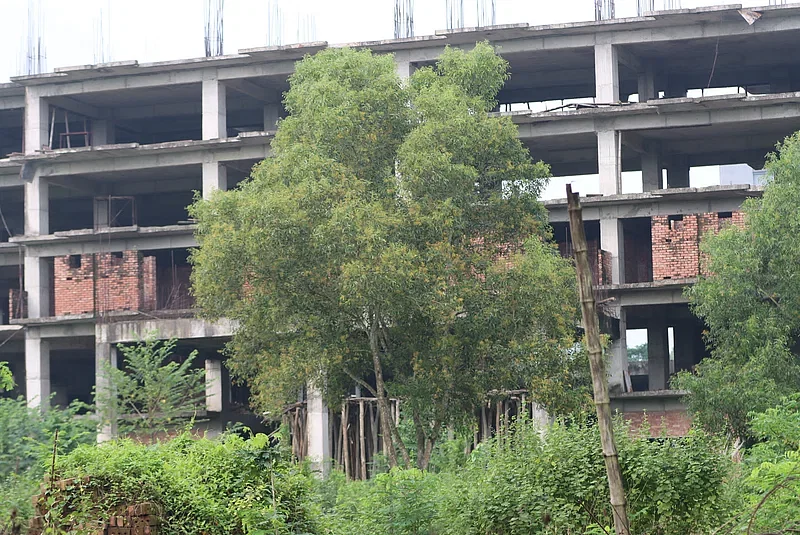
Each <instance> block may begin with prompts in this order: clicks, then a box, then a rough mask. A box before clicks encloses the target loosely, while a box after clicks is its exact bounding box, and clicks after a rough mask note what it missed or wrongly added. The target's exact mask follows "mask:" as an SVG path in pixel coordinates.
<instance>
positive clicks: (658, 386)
mask: <svg viewBox="0 0 800 535" xmlns="http://www.w3.org/2000/svg"><path fill="white" fill-rule="evenodd" d="M647 370H648V374H649V390H665V389H667V388H668V387H669V335H668V332H667V324H666V322H665V321H664V320H663V319H655V320H653V321H652V322H651V324H650V325H648V326H647Z"/></svg>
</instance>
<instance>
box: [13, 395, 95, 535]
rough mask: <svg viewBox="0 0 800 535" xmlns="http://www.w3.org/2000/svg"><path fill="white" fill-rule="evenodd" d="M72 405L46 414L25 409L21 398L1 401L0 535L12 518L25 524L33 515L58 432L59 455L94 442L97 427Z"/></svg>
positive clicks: (26, 406) (77, 405) (79, 406)
mask: <svg viewBox="0 0 800 535" xmlns="http://www.w3.org/2000/svg"><path fill="white" fill-rule="evenodd" d="M85 409H86V407H84V406H83V405H81V404H79V403H74V404H72V405H71V406H70V407H68V408H67V409H60V408H57V407H55V408H51V409H49V410H48V411H46V412H41V411H39V410H38V409H32V408H30V407H28V405H27V402H26V401H25V399H24V398H17V399H9V398H0V533H2V532H3V530H4V529H5V528H4V526H5V527H9V526H8V524H9V522H10V519H11V518H12V516H14V515H15V516H16V521H17V523H20V525H22V524H25V523H26V522H27V519H28V518H30V516H31V515H32V514H33V506H32V504H31V496H33V495H34V494H35V493H36V491H37V489H38V487H39V483H40V482H41V480H42V476H43V475H44V474H45V471H46V470H47V468H48V467H49V465H50V462H51V459H52V453H53V443H54V437H55V432H56V429H58V452H57V453H58V454H59V455H64V454H66V453H68V452H70V451H72V450H73V449H75V448H76V447H77V446H79V445H81V444H93V443H94V442H95V440H96V433H95V425H96V423H95V422H94V421H92V420H91V419H89V418H88V417H86V415H84V414H82V413H84V412H85Z"/></svg>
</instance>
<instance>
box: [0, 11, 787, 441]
mask: <svg viewBox="0 0 800 535" xmlns="http://www.w3.org/2000/svg"><path fill="white" fill-rule="evenodd" d="M481 40H489V41H491V42H492V43H493V44H495V45H496V46H497V47H498V50H499V52H500V53H501V54H502V55H503V56H504V57H505V58H506V59H507V60H508V61H509V62H510V66H511V73H512V77H511V79H510V80H509V82H508V83H507V84H506V86H505V87H504V89H503V90H502V92H501V93H500V96H499V101H500V107H499V110H498V112H499V113H507V114H510V115H511V116H512V117H513V119H514V121H515V122H516V123H517V124H518V125H519V136H520V138H521V139H522V140H523V141H524V143H525V144H526V145H527V146H528V147H529V148H530V150H531V153H532V155H533V156H534V157H535V158H537V159H542V160H544V161H546V162H547V163H549V164H550V165H551V166H552V172H553V174H554V176H559V177H566V176H572V175H586V174H597V177H598V180H599V187H600V192H601V195H600V196H593V197H586V198H584V199H583V205H584V218H585V225H586V231H587V236H588V237H589V240H590V242H591V246H592V247H593V250H594V251H596V253H597V255H596V258H597V265H596V266H595V267H596V281H597V284H598V290H599V291H600V292H601V295H603V296H604V298H603V299H602V308H603V310H604V311H605V313H606V321H604V328H605V330H606V332H608V333H609V334H610V335H611V337H612V341H613V342H612V348H611V354H612V356H611V372H610V377H611V385H612V390H613V392H615V404H616V406H617V407H618V408H619V409H621V410H623V411H625V412H627V413H629V416H630V417H631V418H639V417H640V415H641V411H642V409H647V410H648V412H649V413H650V414H651V417H652V416H653V415H656V416H658V415H662V416H666V417H667V419H666V421H667V423H668V424H669V426H670V427H671V429H672V430H673V431H675V432H679V431H680V430H681V429H682V428H684V427H685V425H686V420H685V417H684V416H682V415H683V413H682V411H681V403H680V395H681V393H680V392H675V391H672V390H669V375H670V373H671V372H674V371H677V370H682V369H688V368H691V366H692V365H694V364H695V363H697V362H698V361H699V360H700V359H701V358H702V357H703V356H704V355H705V349H704V346H703V342H702V338H701V328H702V326H701V324H700V323H699V322H698V321H697V320H696V319H695V318H694V317H693V316H692V315H691V313H690V311H689V309H688V307H687V304H686V299H685V297H684V296H683V293H682V291H683V289H684V288H685V287H686V286H687V285H689V284H691V283H692V282H693V281H694V280H695V279H696V277H697V276H698V275H699V274H700V273H701V272H702V265H703V257H702V254H701V253H700V252H699V249H698V242H699V240H700V237H701V235H702V234H703V233H704V232H707V231H714V230H715V229H718V228H719V227H720V226H721V225H723V224H726V222H729V221H730V222H733V223H736V222H737V221H738V220H740V219H741V218H740V215H739V213H738V210H739V207H740V205H741V202H742V201H743V200H744V199H746V198H747V197H751V196H757V195H759V190H758V188H756V187H753V186H752V185H748V184H745V185H735V184H734V185H722V186H715V187H707V188H691V187H689V186H690V183H689V173H690V169H691V168H693V167H701V166H710V165H722V164H749V165H750V166H751V167H752V168H754V169H761V168H762V166H763V162H764V156H765V154H766V153H767V152H769V151H770V150H772V149H773V148H774V145H775V143H776V142H777V141H779V140H780V139H782V138H783V137H785V136H786V135H788V134H790V133H792V132H793V131H795V130H797V129H798V128H799V127H800V56H797V55H794V54H792V53H791V51H792V50H793V49H794V47H795V45H796V43H798V42H800V8H798V7H792V6H769V7H764V8H758V9H751V10H741V9H740V8H739V6H723V7H712V8H702V9H694V10H678V11H668V12H659V13H653V14H649V15H647V16H642V17H637V18H630V19H619V20H605V21H600V22H585V23H574V24H558V25H551V26H530V25H528V24H516V25H506V26H496V27H490V28H478V29H461V30H454V31H445V32H437V33H436V35H431V36H424V37H416V38H409V39H400V40H392V41H380V42H369V43H357V44H354V45H352V46H357V47H368V48H371V49H372V50H373V51H375V52H378V53H392V54H394V57H395V61H396V63H397V70H398V72H399V73H400V74H401V75H402V76H408V75H409V74H410V73H411V72H412V71H413V70H414V69H416V68H419V67H420V66H424V65H430V64H431V63H432V62H434V61H435V60H436V58H437V57H438V55H439V54H440V53H441V51H442V50H443V48H444V47H445V46H447V45H453V46H460V47H469V46H471V45H472V44H474V43H475V42H476V41H481ZM327 46H329V45H328V44H327V43H324V42H322V43H309V44H303V45H293V46H283V47H267V48H252V49H245V50H240V51H239V52H238V53H237V54H232V55H226V56H220V57H211V58H200V59H192V60H182V61H168V62H157V63H137V62H135V61H123V62H114V63H108V64H102V65H84V66H79V67H69V68H62V69H56V70H55V72H52V73H48V74H42V75H35V76H21V77H17V78H14V79H13V82H12V83H10V84H5V85H2V86H0V210H2V215H3V217H2V225H0V292H2V303H3V304H2V306H0V310H2V326H0V359H2V360H6V361H8V362H9V363H10V365H11V368H12V370H13V371H14V374H15V376H16V378H17V381H18V383H19V390H20V392H24V394H25V395H26V396H27V399H28V400H29V402H30V403H31V404H32V405H41V404H43V403H47V401H48V399H49V398H50V395H51V393H54V394H55V402H57V403H64V402H66V401H68V400H70V399H84V400H89V398H90V397H91V392H92V389H93V387H94V386H95V383H96V382H97V378H96V376H97V370H98V369H100V366H99V365H100V364H102V363H104V362H110V361H113V360H114V359H115V358H116V352H115V349H114V347H115V344H117V343H120V342H129V341H134V340H136V339H139V338H143V337H144V336H146V335H147V334H148V333H150V332H157V333H158V336H160V337H163V338H166V337H176V338H178V339H179V340H180V343H179V350H181V351H184V350H187V351H188V350H189V349H194V348H197V349H199V351H200V354H201V358H202V359H203V360H204V362H205V366H206V369H207V370H208V372H209V377H211V378H214V379H215V380H214V381H211V382H210V385H209V392H208V394H209V395H208V407H207V408H208V414H209V417H210V421H211V422H212V424H213V425H216V426H219V425H222V424H223V423H224V422H225V421H227V420H231V419H239V415H233V414H231V411H233V410H235V408H236V406H237V405H236V403H235V402H237V401H239V402H243V401H245V399H243V398H244V397H246V394H243V392H242V391H241V390H240V389H237V388H234V387H231V386H230V382H229V381H228V380H227V372H226V370H225V368H224V366H221V364H220V359H221V357H220V355H219V353H218V350H219V349H220V348H221V347H222V346H223V344H224V343H225V342H226V340H227V339H229V337H230V336H231V333H232V330H233V328H234V326H233V325H231V324H230V323H229V322H224V321H223V322H219V323H214V324H211V323H207V322H205V321H202V320H200V319H198V318H196V317H195V315H194V313H193V312H192V298H191V294H190V293H189V292H188V276H189V272H190V266H189V265H188V263H187V250H188V249H189V248H191V247H192V246H194V245H195V241H194V238H193V225H192V222H191V221H189V220H188V216H187V213H186V210H185V207H186V206H187V205H188V204H189V203H190V202H191V201H192V198H193V195H194V193H193V192H201V194H202V195H204V196H206V195H208V194H209V193H210V192H211V191H213V190H215V189H220V188H221V189H225V188H231V187H233V186H235V185H236V184H237V183H238V182H239V181H241V180H243V179H244V178H245V177H246V176H247V175H248V173H249V170H250V168H251V167H252V165H253V164H254V163H256V162H257V161H259V160H261V159H263V158H265V157H269V154H270V140H271V138H272V134H273V132H274V130H275V125H276V121H277V120H278V119H279V118H280V117H281V116H282V115H283V113H284V111H283V109H282V107H281V102H280V101H281V92H283V91H285V90H286V89H287V87H288V85H287V77H288V76H289V75H290V74H291V73H292V70H293V68H294V63H295V62H296V61H297V60H298V59H300V58H301V57H302V56H303V55H305V54H309V53H314V52H316V51H318V50H321V49H324V48H325V47H327ZM720 88H731V89H730V91H729V93H727V94H725V91H724V90H722V89H720ZM707 89H716V91H715V95H714V96H710V95H709V96H704V94H705V92H706V90H707ZM720 93H722V94H720ZM553 101H558V102H559V103H561V104H563V106H553V105H552V103H553ZM543 102H548V103H550V104H549V105H548V108H549V111H530V110H531V109H540V108H539V106H538V104H537V105H532V103H534V104H536V103H543ZM577 102H581V104H577ZM623 171H641V177H642V178H641V181H642V188H641V190H642V191H643V193H636V194H623V192H622V179H621V177H622V172H623ZM546 205H547V208H548V210H549V212H550V218H551V221H552V224H553V228H554V235H555V240H556V241H557V242H558V244H559V246H560V248H561V249H562V251H563V253H564V254H569V247H570V246H569V239H568V227H567V225H566V221H567V218H566V206H565V201H561V200H553V201H548V202H547V203H546ZM632 329H637V330H638V329H643V330H646V332H647V340H648V360H649V362H648V365H647V367H646V371H647V375H646V376H644V375H641V374H640V375H636V374H634V375H633V376H631V374H629V373H626V370H627V353H626V346H627V343H626V334H627V333H628V332H630V330H632ZM670 332H671V333H672V335H671V336H672V338H673V339H674V344H673V345H674V358H673V359H670V350H669V347H670V344H669V339H670V334H669V333H670ZM307 412H308V419H309V421H308V429H309V432H308V433H309V434H308V449H309V453H310V454H311V455H314V456H319V455H326V452H327V451H328V450H327V448H328V443H329V441H328V431H327V428H328V413H327V410H326V409H325V408H324V407H322V405H321V404H320V402H319V400H310V403H309V407H308V411H307Z"/></svg>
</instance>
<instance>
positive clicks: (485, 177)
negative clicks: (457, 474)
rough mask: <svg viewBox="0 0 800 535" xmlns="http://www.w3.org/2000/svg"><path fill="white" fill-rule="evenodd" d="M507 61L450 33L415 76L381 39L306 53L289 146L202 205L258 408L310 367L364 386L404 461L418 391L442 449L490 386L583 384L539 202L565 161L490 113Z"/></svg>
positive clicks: (197, 270)
mask: <svg viewBox="0 0 800 535" xmlns="http://www.w3.org/2000/svg"><path fill="white" fill-rule="evenodd" d="M507 72H508V65H507V63H506V62H505V61H504V60H503V59H502V58H500V57H499V56H497V55H496V54H495V52H494V50H493V49H492V48H491V47H490V46H489V45H488V44H478V45H477V46H476V47H475V48H474V49H473V50H472V51H470V52H463V51H460V50H455V49H450V48H448V49H446V50H445V52H444V53H443V55H442V57H441V59H440V60H439V62H438V63H437V64H436V66H435V67H424V68H422V69H419V70H418V71H416V72H415V73H414V75H413V76H412V77H411V79H410V80H409V81H408V83H403V82H402V81H401V80H400V78H399V77H398V75H397V74H396V71H395V65H394V61H393V59H392V57H391V56H386V55H374V54H372V53H371V52H370V51H364V50H362V51H356V50H350V49H330V50H326V51H323V52H320V53H319V54H317V55H315V56H313V57H308V58H306V59H304V60H303V61H301V62H299V63H298V64H297V68H296V71H295V74H293V75H292V77H291V78H290V89H289V91H288V92H287V93H286V95H285V106H286V109H287V111H288V112H289V116H288V117H287V118H286V119H284V120H283V121H281V123H280V124H279V127H278V132H277V134H276V137H275V139H274V141H273V143H272V153H273V154H272V157H271V158H268V159H267V160H265V161H264V162H262V163H261V164H259V165H258V166H256V168H255V169H254V170H253V173H252V176H251V177H250V179H249V180H247V181H245V182H244V183H243V184H242V185H241V186H240V187H238V188H237V189H235V190H233V191H228V192H217V193H216V195H214V196H213V197H212V198H211V199H210V200H209V201H201V200H198V201H197V202H196V203H195V204H194V205H193V206H192V207H191V213H192V216H193V217H194V218H196V220H197V222H198V230H197V239H198V241H199V244H200V247H199V248H198V249H197V250H196V251H195V252H194V253H193V255H192V263H193V265H194V270H193V275H192V276H193V286H194V292H195V295H196V296H197V299H198V303H199V304H200V306H201V309H202V310H203V312H204V314H206V315H207V316H208V317H212V318H214V317H221V316H227V317H230V318H233V319H236V320H238V321H239V328H238V330H237V332H236V335H235V336H234V339H233V341H232V343H231V344H230V345H229V352H230V356H231V359H230V365H231V368H232V370H233V372H234V373H235V374H236V375H237V376H239V377H240V378H243V379H244V380H246V381H247V382H248V383H249V384H250V386H251V388H252V391H253V401H254V404H255V406H256V407H257V408H259V409H260V410H262V411H267V412H270V411H272V413H273V414H275V413H276V412H277V410H278V409H279V407H280V406H281V405H282V404H284V403H285V402H286V401H289V400H293V399H296V397H297V391H298V390H299V389H301V388H302V387H303V385H304V384H306V383H308V382H310V383H313V384H315V385H316V387H317V388H320V389H321V390H322V391H323V393H324V394H325V396H326V398H327V399H328V401H329V402H331V403H338V400H339V399H341V396H342V395H343V394H345V393H346V392H347V390H348V388H349V387H350V386H352V385H353V384H354V383H357V384H360V385H361V387H362V388H364V389H366V390H367V391H369V392H371V393H372V394H373V395H374V396H375V397H376V398H377V403H378V407H379V413H380V416H381V425H382V429H383V432H384V435H385V436H386V437H392V439H393V442H394V445H395V446H396V448H397V451H395V448H389V462H390V464H392V465H396V464H398V463H399V461H398V452H399V456H400V457H401V458H402V461H403V462H404V463H405V464H408V463H409V457H410V456H409V453H408V448H407V447H406V444H404V443H403V441H402V439H401V437H400V435H399V433H398V431H397V427H396V425H395V423H394V422H393V421H392V418H391V415H390V410H389V398H390V396H397V397H400V398H401V399H402V400H403V406H404V407H406V409H407V411H408V412H407V413H410V415H411V416H412V418H413V421H414V424H415V429H416V435H417V441H416V442H417V446H418V448H417V453H418V455H417V464H418V465H419V466H422V467H425V466H426V465H427V461H428V458H429V455H430V451H431V449H432V448H433V445H434V444H435V441H436V439H437V438H438V436H439V434H440V432H441V430H442V428H443V427H444V426H446V425H448V424H451V423H454V422H457V421H458V420H465V419H466V418H468V417H470V416H471V415H472V413H473V410H474V409H475V407H476V406H477V404H478V403H479V402H480V401H481V400H482V398H483V396H484V394H485V392H487V391H488V390H490V389H492V388H498V389H500V388H509V387H515V388H516V387H520V386H524V385H525V384H527V382H529V381H530V380H531V379H532V378H533V377H534V376H537V375H538V376H539V377H540V378H541V380H540V382H541V383H542V388H541V391H542V392H546V394H547V395H546V396H544V395H543V396H544V397H545V398H546V399H544V400H543V401H544V402H545V404H548V403H550V405H551V406H554V407H556V406H560V405H559V404H565V405H566V404H569V403H573V404H574V403H576V402H575V400H576V399H579V400H582V399H585V390H580V389H575V388H573V386H574V385H575V383H577V382H579V381H580V380H581V378H582V373H583V368H582V367H581V364H580V362H581V359H580V358H579V357H578V356H577V355H575V351H574V325H575V324H576V317H577V316H576V307H575V301H576V299H575V290H574V272H573V271H572V268H571V267H570V265H569V263H568V262H566V261H564V260H562V259H561V258H560V257H559V256H558V255H557V254H556V252H555V250H554V249H553V248H552V247H550V246H549V245H546V244H545V242H544V239H545V238H546V237H547V226H546V223H545V217H544V210H543V208H542V205H541V204H540V203H539V202H538V201H537V194H538V193H539V191H540V189H541V187H542V186H543V184H544V183H545V181H546V178H547V176H548V174H549V170H548V167H547V166H546V165H545V164H543V163H541V162H539V163H534V162H533V161H531V158H530V156H529V154H528V151H527V149H526V148H525V147H524V146H523V145H522V144H521V143H520V141H519V140H518V139H517V135H516V133H517V132H516V127H515V125H514V124H513V123H512V122H511V120H510V119H508V118H498V117H492V116H490V115H489V113H488V112H489V111H490V110H492V109H493V108H494V106H495V105H496V101H495V98H496V95H497V93H498V91H499V90H500V89H501V87H502V86H503V84H504V82H505V80H506V78H507V77H508V74H507ZM579 402H580V401H578V403H579Z"/></svg>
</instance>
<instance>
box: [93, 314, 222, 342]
mask: <svg viewBox="0 0 800 535" xmlns="http://www.w3.org/2000/svg"><path fill="white" fill-rule="evenodd" d="M235 330H236V322H234V321H231V320H224V319H223V320H220V321H218V322H216V323H211V322H207V321H205V320H201V319H198V318H178V319H163V318H162V319H151V320H140V321H120V322H117V323H111V324H108V340H109V342H112V343H115V344H116V343H130V342H138V341H140V340H144V339H145V337H146V336H147V335H148V334H150V333H156V336H157V337H158V338H159V339H162V340H167V339H170V338H178V339H181V340H189V339H197V338H230V337H231V336H233V333H234V331H235Z"/></svg>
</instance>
